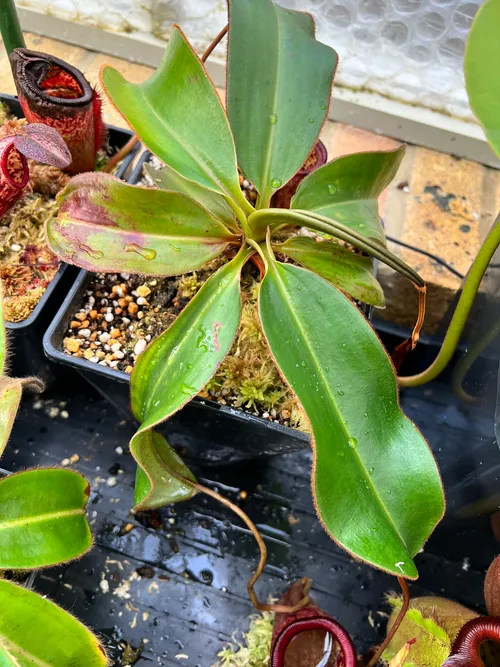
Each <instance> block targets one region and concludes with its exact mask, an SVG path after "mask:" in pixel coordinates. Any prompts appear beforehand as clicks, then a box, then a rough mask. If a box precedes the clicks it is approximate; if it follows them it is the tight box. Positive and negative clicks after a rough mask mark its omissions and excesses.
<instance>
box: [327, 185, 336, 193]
mask: <svg viewBox="0 0 500 667" xmlns="http://www.w3.org/2000/svg"><path fill="white" fill-rule="evenodd" d="M328 192H329V193H330V194H331V195H334V194H335V193H336V192H337V188H336V187H335V185H333V184H332V183H330V185H329V186H328Z"/></svg>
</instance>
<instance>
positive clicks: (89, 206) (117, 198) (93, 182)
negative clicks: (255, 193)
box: [47, 173, 235, 276]
mask: <svg viewBox="0 0 500 667" xmlns="http://www.w3.org/2000/svg"><path fill="white" fill-rule="evenodd" d="M57 199H58V202H59V213H58V216H57V218H54V219H53V220H50V221H49V222H48V224H47V238H48V241H49V244H50V246H51V248H52V250H53V251H54V252H55V253H56V254H57V255H58V256H59V257H60V258H61V259H63V260H64V261H66V262H69V263H71V264H77V265H78V266H80V267H82V268H84V269H87V270H88V271H108V272H113V271H122V272H130V273H142V274H146V275H153V276H157V275H162V276H173V275H179V274H182V273H186V272H187V271H193V270H194V269H197V268H199V267H200V266H202V265H203V264H205V263H206V262H208V261H209V260H211V259H213V258H214V257H216V256H217V255H219V254H220V253H221V252H222V251H223V250H224V248H225V247H226V245H227V243H228V242H229V241H231V240H232V239H234V238H235V237H234V235H233V234H232V233H231V232H229V231H228V230H227V229H226V228H225V227H224V225H223V224H222V223H221V222H219V221H218V220H216V219H215V218H214V217H213V216H212V215H210V213H208V211H206V210H205V209H204V208H202V207H201V206H200V205H199V204H197V203H196V202H195V201H193V200H192V199H189V197H187V196H186V195H183V194H181V193H178V192H167V191H165V190H156V189H151V188H149V189H148V188H143V187H138V186H134V185H128V184H126V183H123V182H122V181H120V180H119V179H118V178H115V177H114V176H111V175H109V174H103V173H88V174H81V175H80V176H75V178H73V179H72V180H71V181H70V182H69V183H68V185H67V186H66V187H65V189H64V190H63V191H62V192H61V193H60V194H59V195H58V198H57Z"/></svg>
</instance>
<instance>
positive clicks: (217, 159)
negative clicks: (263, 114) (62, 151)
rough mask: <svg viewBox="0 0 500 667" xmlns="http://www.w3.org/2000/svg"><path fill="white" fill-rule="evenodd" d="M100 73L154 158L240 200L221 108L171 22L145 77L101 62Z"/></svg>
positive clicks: (211, 188)
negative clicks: (131, 76) (138, 79)
mask: <svg viewBox="0 0 500 667" xmlns="http://www.w3.org/2000/svg"><path fill="white" fill-rule="evenodd" d="M101 78H102V82H103V85H104V87H105V89H106V92H107V93H108V95H109V97H110V98H111V100H112V102H113V104H114V105H115V106H116V107H117V108H118V111H120V112H121V113H122V114H123V116H124V117H125V119H126V120H127V121H128V122H129V124H130V125H131V126H132V128H133V129H134V131H135V132H136V133H137V134H138V135H139V137H140V138H141V140H142V142H143V143H144V144H145V145H146V146H147V147H148V148H149V150H150V151H152V152H153V153H154V154H155V155H156V156H157V157H159V158H160V160H162V161H163V162H165V164H168V165H169V166H170V167H172V169H174V170H175V171H177V172H178V173H179V174H181V176H184V178H187V179H189V180H190V181H195V182H196V183H198V184H199V185H202V186H204V187H206V188H208V189H210V190H214V191H215V192H219V193H220V194H227V195H229V196H233V197H234V198H235V199H236V200H237V201H241V199H242V197H243V196H242V194H241V190H240V186H239V181H238V172H237V168H236V152H235V148H234V142H233V138H232V135H231V130H230V128H229V123H228V120H227V117H226V114H225V112H224V109H223V108H222V104H221V102H220V100H219V96H218V95H217V92H216V90H215V88H214V87H213V84H212V82H211V81H210V79H209V77H208V75H207V73H206V71H205V68H204V67H203V65H202V64H201V62H200V60H199V58H198V56H197V55H196V54H195V53H194V51H193V50H192V49H191V46H190V45H189V44H188V42H187V40H186V39H185V37H184V35H183V34H182V32H181V30H180V29H179V28H178V27H177V26H174V28H173V30H172V33H171V35H170V39H169V42H168V46H167V49H166V51H165V55H164V57H163V60H162V62H161V64H160V66H159V68H158V69H157V70H156V72H155V73H154V74H153V75H152V76H151V77H150V78H149V79H147V80H146V81H144V82H143V83H140V84H136V83H130V82H129V81H126V80H125V79H124V78H123V76H122V75H121V74H120V73H119V72H117V71H116V70H115V69H113V68H112V67H104V68H103V70H102V72H101Z"/></svg>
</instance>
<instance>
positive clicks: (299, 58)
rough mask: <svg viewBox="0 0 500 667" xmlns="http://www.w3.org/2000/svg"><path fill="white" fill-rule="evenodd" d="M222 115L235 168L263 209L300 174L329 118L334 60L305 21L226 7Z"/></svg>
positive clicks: (268, 4)
mask: <svg viewBox="0 0 500 667" xmlns="http://www.w3.org/2000/svg"><path fill="white" fill-rule="evenodd" d="M229 24H230V29H229V47H228V81H227V110H228V114H229V119H230V121H231V129H232V131H233V135H234V139H235V142H236V149H237V153H238V162H239V164H240V166H241V168H242V169H243V171H244V173H245V174H246V176H247V178H249V179H250V181H251V182H252V183H253V184H254V185H255V187H256V188H257V190H258V191H259V193H260V194H261V198H262V200H263V201H264V203H267V202H268V201H269V198H270V196H271V194H272V193H273V192H275V191H276V190H277V189H279V188H280V187H281V186H282V185H284V184H285V183H286V182H287V181H288V180H289V179H290V178H291V177H292V176H293V175H294V174H295V172H296V171H297V170H298V169H300V167H301V166H302V164H303V163H304V160H305V159H306V158H307V156H308V155H309V152H310V150H311V149H312V147H313V145H314V142H315V140H316V138H317V136H318V134H319V132H320V130H321V126H322V124H323V122H324V120H325V118H326V115H327V113H328V106H329V103H330V93H331V86H332V81H333V75H334V72H335V67H336V65H337V54H336V53H335V51H334V50H333V49H331V48H330V47H328V46H326V45H325V44H322V43H321V42H318V41H316V40H315V39H314V23H313V20H312V18H311V16H309V15H308V14H304V13H301V12H296V11H292V10H289V9H285V8H283V7H279V6H278V5H276V4H274V3H273V2H272V1H271V0H230V2H229Z"/></svg>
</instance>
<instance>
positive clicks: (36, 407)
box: [33, 401, 43, 410]
mask: <svg viewBox="0 0 500 667" xmlns="http://www.w3.org/2000/svg"><path fill="white" fill-rule="evenodd" d="M41 408H43V403H42V401H35V402H34V403H33V409H34V410H40V409H41Z"/></svg>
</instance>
